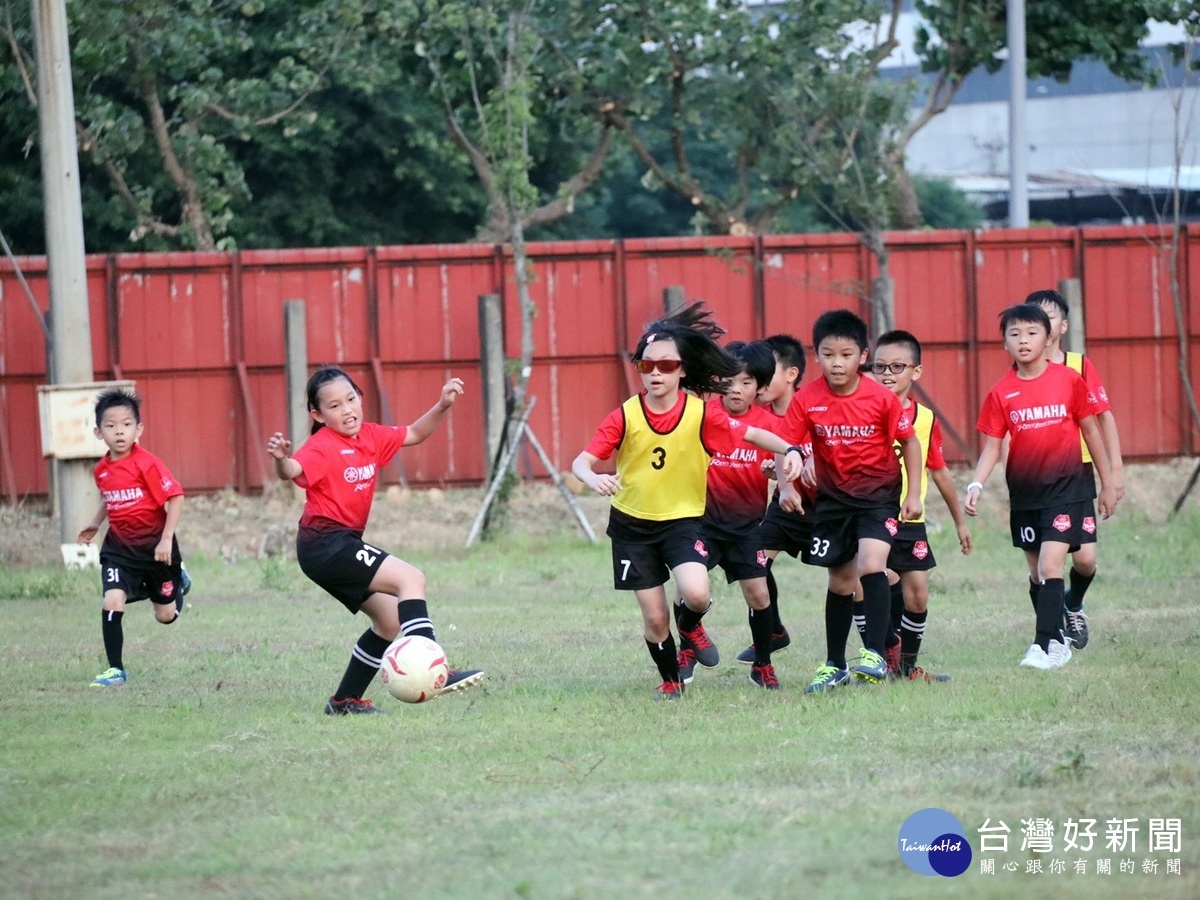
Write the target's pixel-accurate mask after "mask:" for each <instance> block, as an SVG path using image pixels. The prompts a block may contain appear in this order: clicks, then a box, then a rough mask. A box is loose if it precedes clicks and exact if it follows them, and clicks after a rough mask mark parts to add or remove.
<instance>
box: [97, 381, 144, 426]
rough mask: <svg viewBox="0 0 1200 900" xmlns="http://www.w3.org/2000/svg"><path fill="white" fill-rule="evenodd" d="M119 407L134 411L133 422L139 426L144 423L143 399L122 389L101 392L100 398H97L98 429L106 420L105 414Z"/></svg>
mask: <svg viewBox="0 0 1200 900" xmlns="http://www.w3.org/2000/svg"><path fill="white" fill-rule="evenodd" d="M118 406H124V407H127V408H128V409H130V410H132V411H133V420H134V421H135V422H137V423H138V424H139V425H140V424H141V422H142V398H141V397H139V396H138V395H137V394H135V393H133V392H132V391H123V390H121V389H120V388H114V389H112V390H108V391H101V392H100V396H98V397H97V398H96V427H97V428H99V427H100V423H101V422H102V421H103V420H104V414H105V413H106V412H107V411H108V410H110V409H114V408H115V407H118Z"/></svg>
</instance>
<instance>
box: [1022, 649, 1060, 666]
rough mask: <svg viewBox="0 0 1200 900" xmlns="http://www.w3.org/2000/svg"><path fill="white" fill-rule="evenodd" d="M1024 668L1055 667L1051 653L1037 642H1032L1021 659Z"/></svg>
mask: <svg viewBox="0 0 1200 900" xmlns="http://www.w3.org/2000/svg"><path fill="white" fill-rule="evenodd" d="M1021 668H1022V669H1053V668H1054V663H1053V661H1052V660H1051V659H1050V655H1049V654H1048V653H1047V652H1046V651H1045V650H1043V649H1042V648H1041V647H1039V646H1038V645H1037V644H1030V645H1029V649H1028V650H1026V651H1025V657H1024V658H1023V659H1022V660H1021Z"/></svg>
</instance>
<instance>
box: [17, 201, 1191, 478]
mask: <svg viewBox="0 0 1200 900" xmlns="http://www.w3.org/2000/svg"><path fill="white" fill-rule="evenodd" d="M887 245H888V249H889V251H890V260H889V274H890V276H891V277H892V279H893V283H894V298H895V324H896V325H897V327H901V328H905V329H907V330H909V331H911V332H913V333H914V334H916V335H917V337H918V338H920V340H921V341H922V343H923V345H924V366H925V371H924V377H923V378H922V380H921V382H920V385H921V387H922V388H924V389H925V391H926V392H927V394H928V396H929V397H930V398H931V399H932V400H933V401H934V403H935V404H936V406H937V409H938V410H939V412H940V413H941V416H942V420H943V423H944V425H945V426H946V431H947V440H946V445H947V446H946V450H947V454H948V456H949V457H950V458H951V459H952V460H956V461H963V460H967V459H969V458H970V457H971V456H972V455H973V454H974V452H975V450H976V449H977V438H976V433H975V427H974V423H975V417H976V414H977V411H978V407H979V402H980V400H981V398H982V396H983V394H984V393H985V392H986V391H987V389H988V387H989V386H990V385H991V384H992V382H993V381H994V380H995V379H996V378H998V377H999V375H1000V374H1001V372H1002V371H1003V369H1004V367H1005V365H1006V364H1007V360H1006V357H1005V354H1004V351H1003V348H1002V347H1001V343H1000V339H999V325H998V320H997V317H996V315H997V313H998V312H999V311H1000V310H1001V309H1003V308H1004V307H1006V306H1009V305H1012V304H1013V303H1017V302H1020V301H1021V300H1022V299H1024V297H1025V296H1026V295H1027V294H1028V293H1029V292H1030V291H1032V290H1036V289H1041V288H1048V287H1058V286H1060V285H1064V284H1065V286H1067V287H1073V288H1074V289H1076V291H1077V294H1078V296H1079V297H1080V298H1081V305H1080V311H1081V312H1082V316H1080V315H1079V314H1078V313H1076V315H1075V316H1073V318H1072V322H1071V329H1072V334H1071V335H1070V337H1071V338H1072V340H1073V341H1074V342H1075V343H1074V346H1075V347H1078V346H1079V340H1080V338H1082V337H1086V352H1087V353H1088V355H1089V356H1091V357H1092V358H1093V359H1094V360H1095V362H1096V364H1097V366H1098V368H1099V370H1100V372H1101V373H1102V375H1103V377H1104V380H1105V384H1106V386H1107V388H1108V392H1109V394H1110V396H1111V398H1112V400H1113V403H1114V406H1115V408H1116V411H1117V418H1118V422H1119V425H1120V429H1121V441H1122V446H1123V449H1124V451H1125V453H1126V456H1127V458H1131V459H1150V458H1163V457H1170V456H1176V455H1180V454H1191V453H1193V452H1195V450H1196V448H1197V442H1198V438H1200V436H1198V435H1197V432H1196V429H1195V427H1194V426H1193V423H1192V421H1191V416H1190V413H1189V410H1188V403H1187V397H1186V393H1185V390H1184V388H1183V382H1182V378H1181V373H1182V372H1184V371H1186V372H1189V373H1190V375H1191V377H1192V378H1196V377H1197V376H1200V367H1198V366H1197V364H1196V361H1195V360H1196V350H1197V342H1198V341H1200V321H1198V319H1200V309H1198V308H1197V307H1200V225H1195V224H1193V225H1191V226H1189V228H1188V229H1187V230H1185V231H1184V232H1183V233H1182V234H1181V235H1180V236H1179V238H1178V240H1177V242H1176V245H1175V247H1174V248H1173V247H1172V241H1171V235H1170V233H1169V232H1167V231H1165V230H1162V229H1159V228H1156V227H1102V228H1043V229H1028V230H1003V231H990V232H967V231H927V232H904V233H893V234H890V235H888V239H887ZM1173 249H1174V252H1173ZM530 257H531V260H532V262H533V267H534V283H533V286H532V291H533V297H534V300H535V302H536V304H537V318H536V323H535V329H536V358H535V364H534V367H533V374H532V381H531V387H530V393H531V395H533V396H536V397H537V398H538V402H537V406H536V409H535V410H534V412H533V416H532V419H531V421H530V425H531V427H532V428H533V430H534V431H535V432H536V433H537V434H538V436H539V438H540V440H541V443H542V444H543V445H544V446H545V448H546V450H547V452H548V454H549V456H550V458H551V460H552V461H553V463H554V464H555V466H556V467H558V468H560V469H566V468H567V467H569V465H570V462H571V460H572V459H573V458H574V456H575V455H576V454H577V453H578V452H579V450H580V449H581V448H582V447H583V446H584V445H585V444H586V442H587V441H588V439H589V438H590V437H591V435H592V432H593V430H594V429H595V427H596V426H597V425H598V424H599V422H600V421H601V419H602V418H603V417H604V416H605V415H606V414H607V413H608V412H609V411H610V410H612V409H613V408H615V407H616V406H617V405H618V404H619V403H620V402H621V401H622V400H623V399H624V398H625V397H627V396H628V395H629V394H630V393H631V392H632V391H633V390H634V389H635V388H636V386H637V382H636V381H635V380H634V379H633V377H632V371H631V369H630V367H629V365H628V362H627V354H628V352H629V351H630V350H631V349H632V348H633V346H634V345H635V343H636V341H637V338H638V336H639V334H640V331H641V328H642V327H643V325H645V324H646V323H647V322H649V321H650V320H652V319H653V318H655V317H656V316H658V315H660V314H661V313H662V310H663V303H664V296H665V295H666V293H667V289H668V288H671V289H673V291H674V293H675V294H678V293H679V291H680V290H681V291H682V294H683V296H685V297H686V298H687V299H689V300H690V299H697V298H698V299H703V300H705V301H706V302H707V303H708V304H709V305H710V306H711V307H712V309H713V310H714V311H715V313H716V316H717V318H718V320H719V321H720V323H721V324H722V325H723V326H724V327H725V328H726V329H727V331H728V336H729V338H730V339H742V340H748V339H753V338H757V337H763V336H766V335H770V334H775V333H779V332H789V333H792V334H794V335H796V336H797V337H799V338H801V339H802V340H803V341H804V343H805V345H806V346H807V345H808V344H809V341H810V335H811V327H812V322H813V320H814V319H815V318H816V316H817V315H819V314H820V313H821V312H823V311H825V310H828V309H835V308H850V309H854V310H856V311H858V312H860V313H861V314H863V315H864V317H866V316H867V315H868V313H869V309H868V306H867V303H868V300H867V298H868V296H869V286H870V282H871V279H872V278H874V277H876V275H877V274H878V272H877V268H876V265H875V261H874V259H873V257H872V256H871V255H870V254H869V253H868V252H867V251H866V250H865V249H864V248H863V247H862V245H861V244H860V243H859V242H858V241H857V240H856V238H855V237H854V236H853V235H847V234H836V235H790V236H775V237H764V238H732V237H730V238H724V237H722V238H688V239H655V240H627V241H587V242H570V243H568V242H560V243H541V244H532V245H531V246H530ZM1173 259H1174V270H1172V260H1173ZM17 263H18V265H19V267H20V269H21V271H22V272H23V273H24V275H25V278H26V279H27V281H28V283H29V287H30V289H31V291H32V294H33V299H34V303H32V304H31V303H30V302H29V299H28V298H27V296H26V293H25V290H24V288H23V287H22V286H21V284H20V282H19V280H18V278H17V274H16V271H15V269H14V267H13V265H12V264H11V263H10V262H8V261H7V260H2V261H0V494H3V496H4V497H6V498H8V499H10V500H14V499H17V498H20V497H23V496H27V495H43V494H46V493H47V492H48V490H49V484H48V482H49V467H48V466H47V464H46V461H45V460H44V459H43V457H42V449H41V447H40V444H39V438H38V428H37V417H38V406H37V386H38V385H40V384H45V383H46V381H47V363H46V358H47V357H46V342H45V338H44V336H43V331H42V326H41V323H40V322H39V321H38V315H39V314H42V315H44V314H45V313H46V312H47V309H48V306H49V299H48V296H47V290H48V289H47V279H46V262H45V259H44V258H32V257H30V258H21V259H18V261H17ZM87 272H88V296H89V309H90V328H91V334H92V355H93V368H94V371H95V376H96V380H98V381H103V380H109V379H113V380H116V379H129V380H132V381H134V382H136V384H137V390H138V392H139V393H140V394H141V395H142V397H143V398H144V399H145V401H146V405H145V421H146V435H145V438H144V441H145V444H146V446H147V447H149V448H150V449H152V450H153V451H154V452H155V453H157V454H159V455H160V456H162V457H163V458H165V459H166V460H168V461H169V462H170V465H171V466H172V468H173V470H174V471H175V473H176V475H177V476H178V477H179V478H180V480H181V481H182V482H183V483H184V484H185V485H186V486H187V487H188V489H189V490H193V491H203V490H216V489H221V488H234V489H236V490H239V491H251V492H252V491H255V490H257V489H259V488H261V487H262V485H263V484H264V481H266V480H267V479H269V478H270V477H271V475H270V470H269V467H268V466H267V459H266V456H265V452H264V450H263V448H264V446H265V441H266V436H267V435H268V434H269V433H271V432H272V431H275V430H285V427H286V422H287V418H286V416H287V409H288V405H289V401H290V400H292V399H294V398H289V397H288V392H287V388H286V378H285V358H286V353H285V304H286V303H287V301H290V300H303V301H304V304H305V312H306V315H305V323H306V324H305V335H304V337H305V345H306V347H305V349H306V351H307V357H308V360H309V361H310V363H311V364H312V365H317V364H320V363H337V364H339V365H342V366H343V367H344V368H346V369H347V370H348V371H349V372H350V373H351V375H352V376H353V377H354V378H355V380H356V381H358V383H359V384H360V386H361V387H362V388H363V390H364V393H365V395H366V400H367V412H368V415H369V416H371V417H374V418H376V419H377V420H379V421H395V422H397V423H406V422H410V421H412V420H413V419H415V418H416V417H417V416H419V415H420V414H421V413H422V412H424V411H425V410H426V409H428V408H429V406H430V405H431V404H432V403H433V402H434V401H435V399H436V397H437V395H438V391H439V389H440V387H441V385H442V384H443V382H444V381H445V379H446V378H447V377H449V376H450V375H452V374H453V375H459V376H461V377H463V378H464V379H465V381H466V382H467V393H466V396H464V397H463V398H462V399H461V401H460V403H459V404H458V405H457V406H456V408H455V410H454V412H453V414H452V415H451V416H450V417H448V418H447V420H446V422H445V424H444V426H443V428H442V429H441V430H440V431H439V432H438V433H437V434H436V435H435V436H434V437H433V438H431V439H430V440H428V441H427V442H426V443H424V444H421V445H420V446H417V447H414V448H411V449H409V450H406V451H405V452H404V453H402V454H401V455H400V457H399V460H400V463H398V464H393V466H391V467H389V471H388V472H387V473H385V480H387V481H393V482H394V481H399V480H404V481H405V482H407V483H409V484H412V485H434V484H478V483H480V482H481V481H482V480H483V479H484V477H485V473H486V472H487V468H488V459H487V451H486V449H485V444H486V441H485V426H484V406H483V394H484V392H483V390H482V385H481V378H482V376H481V368H480V367H481V336H480V314H479V308H480V307H479V298H480V297H481V296H482V295H487V294H497V295H499V296H500V298H501V305H502V310H503V331H504V342H505V350H506V355H507V356H508V357H510V358H511V357H514V356H516V355H517V350H518V347H519V340H520V334H519V329H520V315H519V310H518V308H517V297H516V289H515V279H514V276H513V269H512V260H511V257H510V256H509V255H508V254H507V253H506V252H505V248H504V247H503V246H496V245H479V244H464V245H429V246H406V247H366V248H362V247H357V248H338V249H304V250H281V251H246V252H233V253H162V254H121V255H109V256H92V257H89V258H88V261H87ZM1172 275H1174V276H1175V278H1172ZM1176 283H1177V284H1178V285H1179V291H1178V294H1179V296H1178V297H1176V296H1175V294H1174V292H1173V290H1172V285H1173V284H1176ZM35 305H36V307H37V309H38V311H39V312H38V313H35V312H34V309H33V307H34V306H35ZM1080 319H1082V321H1080ZM811 374H812V370H811V369H810V372H809V375H811ZM525 462H526V464H527V465H528V466H529V471H530V472H532V473H533V474H543V473H542V472H541V469H540V466H539V465H538V464H537V462H536V460H532V459H531V460H526V461H525Z"/></svg>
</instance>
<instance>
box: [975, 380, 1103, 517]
mask: <svg viewBox="0 0 1200 900" xmlns="http://www.w3.org/2000/svg"><path fill="white" fill-rule="evenodd" d="M1098 410H1099V403H1098V400H1097V398H1096V396H1095V395H1094V394H1092V392H1091V391H1089V390H1088V386H1087V384H1086V383H1085V382H1084V380H1083V378H1081V377H1080V376H1079V374H1078V373H1077V372H1075V371H1073V370H1071V369H1069V368H1067V367H1066V366H1060V365H1056V364H1053V363H1051V364H1050V365H1048V366H1046V370H1045V371H1044V372H1042V374H1041V375H1038V376H1037V377H1036V378H1030V379H1025V378H1021V377H1020V376H1019V375H1018V374H1017V372H1016V371H1015V370H1013V369H1010V370H1009V371H1007V372H1005V373H1004V377H1003V378H1001V379H1000V380H999V381H997V382H996V384H995V386H994V387H993V388H992V389H991V390H990V391H989V392H988V395H987V396H986V397H985V398H984V400H983V408H982V409H980V411H979V421H978V423H977V424H976V427H977V428H978V429H979V430H980V431H981V432H983V433H984V434H986V435H988V436H989V437H994V438H1000V439H1003V438H1004V435H1005V434H1008V435H1011V441H1010V444H1009V449H1008V463H1007V466H1006V468H1005V478H1006V479H1007V481H1008V494H1009V506H1010V507H1011V508H1012V509H1048V508H1051V507H1056V506H1062V505H1065V504H1068V503H1078V502H1081V501H1086V500H1091V499H1093V498H1095V496H1096V480H1095V477H1094V476H1093V474H1092V467H1091V466H1090V465H1088V464H1086V463H1084V461H1083V459H1082V458H1081V457H1080V455H1079V423H1080V421H1082V420H1083V419H1085V418H1087V417H1088V416H1093V415H1095V414H1096V413H1097V412H1098Z"/></svg>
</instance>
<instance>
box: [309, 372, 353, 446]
mask: <svg viewBox="0 0 1200 900" xmlns="http://www.w3.org/2000/svg"><path fill="white" fill-rule="evenodd" d="M339 378H345V379H346V380H347V381H348V382H350V387H352V388H354V393H356V394H358V396H360V397H361V396H362V395H363V392H362V388H360V387H359V386H358V385H357V384H355V383H354V379H353V378H351V377H350V376H349V375H347V374H346V372H345V370H344V369H342V368H340V367H339V366H321V368H319V369H317V371H315V372H313V373H312V375H311V376H310V377H309V379H308V385H307V386H306V387H305V392H306V393H307V394H308V398H307V399H308V408H309V410H311V411H312V412H320V411H321V401H320V398H319V397H318V396H317V394H318V393H320V391H321V388H323V387H324V386H325V385H327V384H329V382H331V381H337V380H338V379H339ZM324 427H325V423H324V422H318V421H317V420H316V419H313V423H312V427H311V428H310V429H309V432H308V433H309V434H316V433H317V432H318V431H320V430H321V429H322V428H324Z"/></svg>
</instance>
